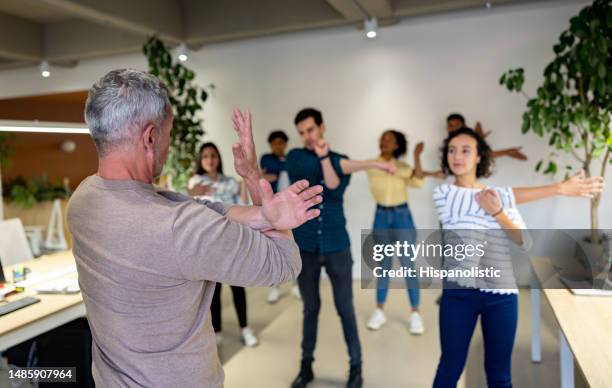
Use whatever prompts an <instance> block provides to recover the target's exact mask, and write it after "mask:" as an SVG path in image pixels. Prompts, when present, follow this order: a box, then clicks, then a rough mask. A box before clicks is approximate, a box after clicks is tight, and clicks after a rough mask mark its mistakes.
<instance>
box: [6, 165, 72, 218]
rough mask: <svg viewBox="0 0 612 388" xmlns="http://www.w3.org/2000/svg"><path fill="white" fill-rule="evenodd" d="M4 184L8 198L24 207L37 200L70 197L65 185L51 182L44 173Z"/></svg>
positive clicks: (32, 204) (30, 205) (34, 203)
mask: <svg viewBox="0 0 612 388" xmlns="http://www.w3.org/2000/svg"><path fill="white" fill-rule="evenodd" d="M6 186H7V187H6V191H7V194H8V195H7V197H8V200H9V201H11V202H13V203H15V204H17V205H19V206H21V207H23V208H26V209H27V208H31V207H32V206H34V205H36V204H37V203H38V202H42V201H52V200H54V199H58V198H59V199H63V198H68V197H70V190H69V189H68V188H67V187H66V186H64V185H63V184H53V183H51V182H50V181H49V178H48V177H47V175H45V174H43V175H42V176H40V177H33V178H30V179H25V178H23V177H19V178H16V179H15V180H13V181H12V182H9V183H8V184H7V185H6Z"/></svg>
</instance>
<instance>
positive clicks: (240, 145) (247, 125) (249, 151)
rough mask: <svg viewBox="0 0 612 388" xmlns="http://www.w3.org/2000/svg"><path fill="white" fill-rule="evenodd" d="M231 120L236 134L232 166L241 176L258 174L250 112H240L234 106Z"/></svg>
mask: <svg viewBox="0 0 612 388" xmlns="http://www.w3.org/2000/svg"><path fill="white" fill-rule="evenodd" d="M232 122H233V124H234V130H235V131H236V134H237V135H238V142H237V143H234V145H233V146H232V153H233V154H234V168H235V169H236V172H237V173H238V174H239V175H240V176H241V177H243V178H247V177H252V176H255V175H257V176H259V168H258V166H257V153H256V152H255V143H254V142H253V129H252V124H251V112H250V111H248V110H247V111H246V112H244V113H242V112H241V111H240V109H238V108H235V109H234V111H233V113H232Z"/></svg>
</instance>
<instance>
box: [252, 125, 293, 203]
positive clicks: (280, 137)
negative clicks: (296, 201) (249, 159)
mask: <svg viewBox="0 0 612 388" xmlns="http://www.w3.org/2000/svg"><path fill="white" fill-rule="evenodd" d="M287 141H289V137H287V134H286V133H285V132H284V131H282V130H276V131H272V132H271V133H270V135H269V136H268V144H269V145H270V150H271V151H272V152H270V153H268V154H264V155H262V157H261V161H260V162H259V165H260V166H261V170H262V172H263V175H264V178H265V179H266V180H267V181H268V182H270V185H272V191H274V192H275V193H276V192H277V191H279V190H278V182H279V178H280V177H281V174H282V172H283V171H286V168H285V149H286V148H287ZM281 191H282V189H281Z"/></svg>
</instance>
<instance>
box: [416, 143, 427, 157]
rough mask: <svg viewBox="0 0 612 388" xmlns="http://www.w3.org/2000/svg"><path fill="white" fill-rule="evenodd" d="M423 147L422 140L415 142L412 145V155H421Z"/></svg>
mask: <svg viewBox="0 0 612 388" xmlns="http://www.w3.org/2000/svg"><path fill="white" fill-rule="evenodd" d="M424 148H425V143H423V142H419V143H417V145H416V146H414V156H415V157H417V156H419V155H421V153H422V152H423V149H424Z"/></svg>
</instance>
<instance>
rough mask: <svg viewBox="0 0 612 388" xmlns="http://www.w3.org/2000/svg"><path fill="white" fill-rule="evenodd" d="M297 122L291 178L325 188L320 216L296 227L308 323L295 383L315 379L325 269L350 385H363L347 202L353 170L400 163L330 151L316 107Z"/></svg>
mask: <svg viewBox="0 0 612 388" xmlns="http://www.w3.org/2000/svg"><path fill="white" fill-rule="evenodd" d="M294 122H295V125H296V127H297V130H298V133H299V135H300V137H301V139H302V141H303V142H304V148H296V149H293V150H291V151H290V152H289V154H287V172H288V173H289V179H290V180H291V182H296V181H298V180H300V179H307V180H308V181H309V182H310V184H311V185H312V184H321V185H323V187H324V190H323V203H321V204H320V205H319V209H320V210H321V214H320V216H319V217H318V218H316V219H313V220H311V221H309V222H307V223H305V224H303V225H302V226H300V227H299V228H297V229H294V230H293V235H294V238H295V241H296V242H297V244H298V246H299V247H300V254H301V256H302V272H301V273H300V276H299V277H298V284H299V287H300V292H301V294H302V300H303V301H304V322H303V333H302V335H303V337H302V364H301V368H300V372H299V374H298V376H297V377H296V378H295V380H294V381H293V383H292V385H291V387H292V388H303V387H306V385H307V384H308V383H309V382H310V381H312V380H313V378H314V375H313V372H312V362H313V361H314V356H313V355H314V349H315V345H316V340H317V324H318V316H319V310H320V307H321V300H320V296H319V279H320V276H321V268H323V267H325V272H326V273H327V274H328V275H329V279H330V281H331V285H332V289H333V295H334V304H335V306H336V310H337V312H338V315H339V316H340V320H341V321H342V330H343V331H344V340H345V341H346V344H347V347H348V352H349V357H350V372H349V380H348V383H347V387H350V388H354V387H361V386H362V385H363V379H362V376H361V346H360V344H359V335H358V332H357V321H356V319H355V308H354V306H353V277H352V267H353V259H352V257H351V250H350V241H349V236H348V232H347V230H346V219H345V217H344V208H343V203H342V201H343V196H344V191H345V190H346V187H347V186H348V184H349V181H350V174H351V173H352V172H356V171H360V170H365V169H369V168H378V169H382V170H385V171H387V172H389V173H394V169H395V165H394V164H393V163H387V162H382V161H377V160H366V161H352V160H349V159H348V157H347V156H346V155H342V154H339V153H336V152H333V151H330V149H329V145H328V144H327V143H326V142H325V140H324V139H323V134H324V132H325V124H324V123H323V116H322V114H321V112H319V111H318V110H316V109H313V108H306V109H303V110H301V111H300V112H299V113H298V114H297V116H296V117H295V120H294Z"/></svg>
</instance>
